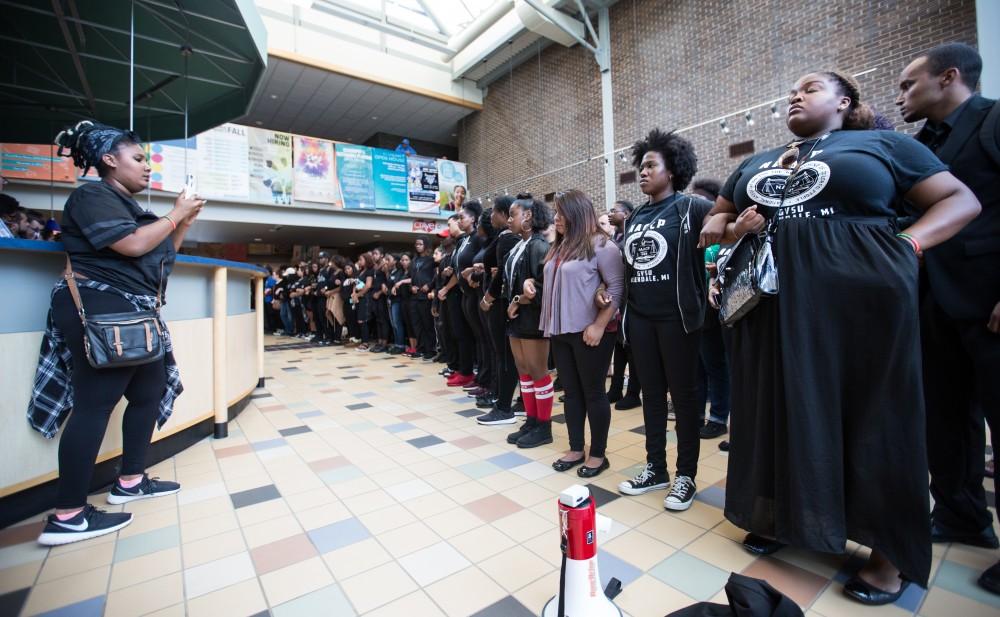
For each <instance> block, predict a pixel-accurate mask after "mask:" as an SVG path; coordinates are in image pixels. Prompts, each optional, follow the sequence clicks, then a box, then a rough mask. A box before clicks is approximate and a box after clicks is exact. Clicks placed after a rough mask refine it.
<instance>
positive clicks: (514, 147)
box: [459, 0, 976, 208]
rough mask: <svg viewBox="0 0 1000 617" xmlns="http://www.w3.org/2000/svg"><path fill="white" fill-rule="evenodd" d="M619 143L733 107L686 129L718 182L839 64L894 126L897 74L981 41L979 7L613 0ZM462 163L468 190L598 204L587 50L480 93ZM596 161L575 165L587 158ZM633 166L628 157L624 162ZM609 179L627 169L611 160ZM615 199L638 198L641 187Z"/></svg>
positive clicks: (529, 65) (548, 56)
mask: <svg viewBox="0 0 1000 617" xmlns="http://www.w3.org/2000/svg"><path fill="white" fill-rule="evenodd" d="M611 32H612V49H611V58H612V65H613V68H612V83H613V91H614V121H615V147H616V148H620V147H622V146H626V145H629V144H631V143H632V142H634V141H635V140H636V139H637V138H638V137H640V136H641V135H643V134H644V133H645V132H646V131H648V130H649V129H650V128H652V127H654V126H659V127H662V128H665V129H670V128H682V127H689V126H691V125H695V124H698V123H700V122H704V121H706V120H710V119H712V118H716V117H718V116H721V115H723V114H726V113H729V112H733V113H732V115H730V116H729V117H728V121H727V124H728V126H729V128H730V132H729V133H728V134H723V132H722V131H721V130H720V128H719V125H718V123H716V122H712V123H710V124H708V125H706V126H703V127H700V128H695V129H692V130H689V131H686V132H685V133H684V135H685V137H687V138H688V139H690V140H691V141H692V142H693V143H694V145H695V149H696V151H697V153H698V157H699V173H698V175H697V176H696V177H715V178H718V179H720V180H725V178H726V176H727V175H728V174H729V173H730V172H731V171H732V170H733V169H734V168H735V167H736V165H737V164H738V163H739V161H740V160H741V158H742V157H739V158H735V159H731V158H729V156H728V147H729V145H730V144H735V143H738V142H743V141H746V140H750V139H752V140H754V142H755V144H756V149H757V150H761V149H766V148H770V147H774V146H776V145H779V144H781V143H784V142H786V141H788V140H789V138H790V133H789V132H788V130H787V128H786V127H785V124H784V109H785V107H786V105H783V104H779V110H780V113H781V118H780V119H773V118H772V117H771V114H770V110H769V108H768V107H762V108H757V109H754V110H753V112H752V114H753V117H754V125H753V126H747V125H746V122H745V120H744V117H743V110H744V109H746V108H747V107H750V106H751V105H754V104H757V103H761V102H764V101H768V100H771V99H774V98H777V97H780V96H782V95H783V94H784V93H786V92H787V91H788V89H789V88H790V87H791V85H792V84H793V83H794V81H795V79H796V78H798V77H799V76H801V75H803V74H805V73H806V72H808V71H810V70H816V69H824V68H837V69H840V70H843V71H847V72H850V73H859V72H862V71H867V70H869V69H874V70H873V71H872V72H870V73H867V74H866V75H864V76H862V77H860V78H859V81H860V83H861V87H862V96H863V99H864V100H865V101H866V102H868V103H870V104H872V105H873V106H875V108H876V109H877V110H879V111H881V112H883V113H885V114H886V115H887V116H888V117H889V118H890V119H891V120H892V121H894V122H896V123H897V129H900V130H907V131H912V130H913V129H914V127H913V126H912V125H904V124H903V123H902V121H901V119H900V118H899V114H898V112H897V111H896V109H895V105H894V104H893V100H894V98H895V91H896V80H897V76H898V75H899V71H900V70H901V69H902V68H903V67H904V66H905V65H906V64H907V62H909V60H910V59H911V58H912V57H913V56H915V55H916V54H918V53H919V52H921V51H923V50H925V49H927V48H929V47H932V46H934V45H937V44H939V43H943V42H951V41H961V42H966V43H971V44H975V43H976V17H975V0H939V1H934V0H907V1H903V0H837V1H835V2H818V1H795V2H773V1H770V0H619V2H618V3H617V4H616V5H615V6H613V7H612V8H611ZM459 130H460V133H459V158H460V160H463V161H466V162H468V163H469V165H470V176H471V177H470V180H469V182H470V189H471V193H472V194H473V196H477V197H478V196H481V195H484V194H495V193H497V192H499V193H500V194H503V192H504V190H505V189H506V190H508V191H510V193H511V194H514V193H516V192H518V191H521V190H528V191H531V192H532V193H534V194H535V195H536V196H539V197H541V196H542V195H543V194H545V193H548V192H551V191H556V190H562V189H567V188H579V189H582V190H584V191H586V192H587V194H589V195H590V196H591V198H592V199H593V200H594V202H595V204H597V205H598V207H599V208H602V207H603V204H604V175H603V165H604V163H603V160H602V158H601V157H600V156H599V155H600V154H601V153H602V151H603V138H602V128H601V85H600V75H599V73H598V69H597V65H596V63H595V62H594V60H593V57H592V56H591V54H590V53H589V52H588V51H586V50H585V49H582V48H581V47H580V46H576V47H573V48H570V49H567V48H565V47H562V46H560V45H551V46H549V47H548V48H547V49H545V50H543V51H541V52H540V53H539V54H538V55H537V56H536V58H534V59H532V60H529V61H528V62H525V63H524V64H522V65H521V66H519V67H516V68H515V69H514V70H513V71H512V73H511V75H510V76H509V77H503V78H501V79H500V80H498V81H496V82H494V83H493V84H491V85H490V86H489V90H488V92H487V95H486V99H485V101H484V109H483V111H481V112H477V113H475V114H473V115H471V116H469V117H467V118H466V119H465V120H463V122H462V123H461V124H460V129H459ZM594 156H597V157H598V158H597V159H596V160H591V161H589V162H583V163H581V162H580V161H585V160H587V159H589V158H590V157H594ZM629 158H631V157H629ZM613 164H614V165H615V169H616V177H617V174H618V173H620V172H622V171H627V170H629V169H631V163H630V162H629V163H622V162H621V161H620V160H618V158H617V157H615V158H614V159H613ZM618 197H619V198H627V199H632V200H635V201H641V200H642V195H641V194H640V193H639V189H638V185H636V184H634V183H633V184H627V185H624V186H621V185H620V186H618Z"/></svg>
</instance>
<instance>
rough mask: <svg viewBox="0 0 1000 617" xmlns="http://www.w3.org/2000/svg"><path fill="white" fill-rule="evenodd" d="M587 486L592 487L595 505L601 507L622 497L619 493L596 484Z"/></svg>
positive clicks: (591, 492)
mask: <svg viewBox="0 0 1000 617" xmlns="http://www.w3.org/2000/svg"><path fill="white" fill-rule="evenodd" d="M587 488H588V489H590V496H591V497H593V499H594V505H596V506H597V507H598V508H600V507H601V506H603V505H607V504H609V503H611V502H612V501H614V500H616V499H618V498H619V497H621V495H619V494H618V493H612V492H611V491H609V490H608V489H606V488H601V487H599V486H597V485H596V484H588V485H587Z"/></svg>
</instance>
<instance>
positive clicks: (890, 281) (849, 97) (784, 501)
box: [702, 72, 979, 604]
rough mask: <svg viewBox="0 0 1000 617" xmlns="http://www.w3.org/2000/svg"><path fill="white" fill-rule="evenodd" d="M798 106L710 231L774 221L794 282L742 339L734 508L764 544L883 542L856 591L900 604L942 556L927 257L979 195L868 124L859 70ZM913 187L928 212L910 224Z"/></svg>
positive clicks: (738, 344) (813, 90)
mask: <svg viewBox="0 0 1000 617" xmlns="http://www.w3.org/2000/svg"><path fill="white" fill-rule="evenodd" d="M788 102H789V105H790V107H789V111H788V120H787V124H788V128H789V129H790V130H791V131H792V133H793V134H794V135H795V141H793V142H791V143H790V144H788V145H787V146H784V147H780V148H775V149H772V150H768V151H766V152H762V153H760V154H757V155H754V156H752V157H750V158H748V159H747V160H745V161H744V162H743V163H742V164H741V165H740V166H739V168H738V169H737V170H736V172H735V173H733V175H732V176H731V177H730V178H729V180H728V182H727V183H726V186H725V187H724V188H723V190H722V193H721V196H720V197H719V199H718V201H717V202H716V205H715V207H714V208H713V211H712V213H713V214H716V216H714V217H712V218H711V220H710V221H708V222H707V223H706V226H705V228H704V230H703V232H702V245H703V246H708V245H710V244H713V243H715V242H717V241H719V240H723V241H725V242H731V241H735V240H736V239H737V238H738V237H740V236H742V235H744V234H746V233H750V232H758V231H761V230H762V229H764V227H765V224H766V222H767V221H769V220H770V219H772V218H773V219H776V230H775V239H774V255H775V259H776V263H777V268H778V273H779V275H778V276H779V280H780V292H779V293H778V295H777V297H773V298H767V299H764V300H762V301H761V302H760V304H759V305H758V306H757V307H756V308H754V309H753V310H752V311H751V312H750V313H749V314H748V315H747V316H746V317H744V318H743V319H742V320H740V321H739V322H738V323H737V324H736V327H735V330H734V333H733V334H734V336H733V341H734V349H733V382H732V392H733V414H732V428H731V431H732V440H731V445H730V448H731V450H730V459H729V475H728V479H727V486H728V490H727V495H726V508H725V514H726V517H727V518H728V519H729V520H730V521H732V522H733V523H735V524H736V525H738V526H739V527H742V528H743V529H746V530H748V531H750V532H751V534H750V535H749V536H747V539H746V541H745V542H744V544H745V546H746V547H747V549H748V550H751V551H753V552H757V553H768V552H774V551H775V550H778V549H779V548H780V547H781V546H782V545H783V544H784V543H787V544H793V545H796V546H800V547H803V548H808V549H812V550H817V551H824V552H831V553H841V552H843V551H844V549H845V545H846V542H847V540H854V541H855V542H858V543H860V544H863V545H866V546H870V547H871V548H872V553H871V557H870V558H869V560H868V562H867V563H866V564H865V566H864V567H863V568H862V569H861V571H860V572H859V573H858V575H856V576H854V577H852V579H851V580H849V581H848V582H847V584H846V585H845V588H844V591H845V593H847V595H849V596H850V597H852V598H853V599H855V600H858V601H860V602H863V603H866V604H887V603H890V602H893V601H895V600H896V599H897V598H898V597H899V596H900V594H901V593H902V591H903V589H904V588H905V587H906V585H907V583H908V582H909V581H912V582H915V583H917V584H919V585H922V586H926V584H927V578H928V575H929V572H930V564H931V543H930V527H929V522H928V520H929V519H928V515H927V513H928V511H929V508H928V493H927V453H926V446H925V444H926V440H925V438H924V417H923V400H922V397H921V378H920V338H919V329H918V327H917V268H918V254H919V252H920V250H921V249H922V248H928V247H931V246H934V245H936V244H939V243H941V242H943V241H944V240H946V239H948V238H949V237H951V236H952V235H954V234H955V233H957V232H958V230H960V229H961V228H962V227H963V226H964V225H965V224H967V223H968V222H969V221H971V220H972V219H973V218H975V216H976V215H977V214H978V212H979V204H978V202H977V201H976V198H975V197H974V196H973V194H972V193H971V192H970V191H969V190H968V188H966V187H965V185H963V184H962V183H960V182H959V181H958V180H956V179H955V178H954V176H952V175H951V174H950V173H948V171H947V168H946V167H945V166H944V165H942V164H941V163H940V162H939V161H938V160H937V159H936V158H935V157H934V155H933V154H931V152H930V150H928V149H927V148H925V147H924V146H923V145H921V144H920V143H918V142H917V141H915V140H913V139H911V138H910V137H907V136H906V135H903V134H899V133H893V132H890V131H869V130H864V129H868V128H870V127H871V119H872V114H871V111H870V109H868V108H867V106H865V105H862V104H861V102H860V93H859V88H858V86H857V82H855V81H854V80H853V79H852V78H850V77H847V76H844V75H841V74H838V73H831V72H820V73H810V74H808V75H806V76H804V77H802V78H801V79H799V80H798V81H797V82H796V84H795V86H794V87H793V89H792V91H791V94H790V95H789V99H788ZM859 129H860V130H859ZM793 173H794V176H793V177H792V181H791V182H790V183H788V184H789V186H787V187H786V186H785V185H786V179H787V178H788V177H789V176H790V174H793ZM901 198H905V199H906V200H907V201H909V202H910V203H912V204H913V205H914V206H916V207H917V208H919V209H920V210H921V211H923V216H921V217H920V219H919V220H918V221H917V222H916V223H914V224H913V225H912V226H910V227H909V228H907V229H905V230H904V231H903V232H900V233H897V232H899V230H898V229H897V228H896V226H895V222H894V221H895V216H896V210H895V209H894V206H895V204H897V203H899V201H900V199H901ZM737 212H739V213H740V215H739V217H738V218H735V214H736V213H737ZM734 218H735V221H734V220H733V219H734Z"/></svg>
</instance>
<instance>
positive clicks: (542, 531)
mask: <svg viewBox="0 0 1000 617" xmlns="http://www.w3.org/2000/svg"><path fill="white" fill-rule="evenodd" d="M269 342H270V343H276V344H277V345H275V346H274V347H271V348H270V349H271V351H269V352H268V353H267V354H266V367H267V369H266V370H267V374H268V375H273V376H274V377H273V378H270V379H268V380H267V384H266V387H265V388H262V389H260V390H258V391H257V392H256V393H255V394H254V395H253V400H252V401H251V403H250V405H249V406H248V407H247V408H246V410H245V411H244V412H243V413H242V415H240V417H239V418H238V419H237V420H236V421H235V422H234V424H233V426H232V427H231V430H230V437H229V438H228V439H224V440H219V441H216V440H213V439H206V440H204V441H202V442H200V443H198V444H197V445H195V446H193V447H191V448H189V449H188V450H186V451H184V452H182V453H181V454H179V455H177V456H176V457H174V458H172V459H170V460H168V461H164V462H163V463H160V464H159V465H157V466H156V467H155V468H153V469H152V470H151V473H152V474H153V475H159V476H160V477H163V478H165V479H176V480H177V481H179V482H181V483H182V484H183V487H184V488H183V490H182V491H181V492H180V493H179V494H177V495H175V496H170V497H165V498H162V499H157V500H150V501H140V502H135V503H132V504H128V505H126V506H125V508H126V509H127V510H130V511H132V512H135V514H136V517H135V521H134V522H133V523H132V525H130V526H129V527H127V528H125V529H123V530H122V531H120V532H119V533H117V534H114V535H109V536H104V537H102V538H99V539H96V540H92V541H90V542H84V543H78V544H71V545H67V546H62V547H58V548H54V549H51V550H49V549H46V548H44V547H41V546H39V545H37V544H36V543H35V541H34V538H35V536H36V535H37V533H38V530H39V528H40V522H39V521H40V520H41V519H42V515H39V516H37V517H34V518H33V519H32V520H29V521H25V522H23V523H21V524H18V525H15V526H12V527H9V528H7V529H4V530H0V617H2V616H6V615H12V616H15V615H24V616H28V615H60V616H63V615H66V616H69V615H72V616H90V615H95V616H96V615H102V614H103V615H108V616H119V615H140V614H152V615H157V616H161V617H167V616H173V615H185V614H186V615H192V616H198V615H211V616H213V617H219V616H228V615H233V616H238V617H244V616H251V615H252V616H257V615H273V616H274V617H292V616H300V615H301V616H309V615H332V616H336V617H340V616H352V615H366V616H369V615H370V616H382V615H411V616H415V617H432V616H435V615H448V616H453V617H457V616H468V615H477V616H496V617H500V616H503V617H519V616H522V615H523V616H529V615H538V614H539V612H540V611H541V608H542V607H543V605H544V604H545V602H546V601H547V600H548V599H549V598H550V597H551V596H552V595H553V594H554V593H555V591H556V589H557V587H558V578H559V573H558V564H559V556H560V553H559V538H558V532H557V529H556V495H557V494H558V493H559V491H561V490H562V489H564V488H565V487H566V486H568V485H570V484H572V483H574V481H575V480H577V479H578V478H577V477H576V476H575V475H570V474H557V473H555V472H554V471H553V470H552V469H551V468H550V467H549V463H550V462H551V461H552V460H554V459H555V458H556V457H557V456H558V455H559V452H560V448H561V446H562V444H563V443H564V442H565V438H566V431H565V426H564V425H561V424H557V425H556V428H555V430H554V432H555V434H556V443H555V444H553V446H549V447H542V448H536V449H533V450H520V451H519V450H516V449H513V448H512V447H511V446H508V445H507V444H506V442H505V440H504V437H505V436H506V434H507V433H508V432H509V431H511V430H513V427H511V426H503V427H482V426H479V425H477V424H476V423H475V422H474V421H473V420H472V419H471V418H472V417H473V416H475V415H477V414H476V411H475V410H474V409H473V405H471V403H472V400H471V399H468V398H466V397H465V396H464V395H463V393H462V392H461V391H459V390H456V389H449V388H445V387H444V386H443V383H442V380H441V378H440V377H438V376H437V374H436V372H437V370H438V368H439V365H432V364H426V363H422V362H418V361H411V360H407V359H402V358H401V357H399V356H392V357H389V356H384V355H377V356H376V355H373V354H369V353H363V352H357V351H353V350H345V349H342V348H317V347H309V346H306V345H289V344H288V342H289V339H273V340H270V341H269ZM556 413H557V414H559V413H560V409H558V408H557V409H556ZM641 426H642V415H641V412H640V410H632V411H626V412H614V416H613V422H612V430H611V437H610V443H609V448H608V451H609V458H610V459H611V463H612V467H611V470H610V471H608V472H605V473H604V474H602V475H601V476H599V477H598V478H596V480H595V481H594V482H593V483H592V484H591V485H590V488H591V491H592V494H593V495H594V497H595V499H596V500H597V503H598V504H599V505H600V507H599V511H600V512H601V513H602V514H604V515H605V516H608V517H610V518H611V519H612V520H613V525H612V528H611V531H610V532H609V533H608V534H606V535H601V536H600V537H599V539H598V540H599V543H600V562H599V563H600V571H601V577H602V579H604V580H605V581H606V580H607V579H608V578H610V577H612V576H614V577H617V578H618V579H619V580H621V581H622V583H623V585H624V590H623V592H622V594H621V595H620V596H619V597H618V598H617V604H618V605H619V606H620V607H621V608H622V610H623V611H624V612H626V613H627V614H629V615H632V616H633V617H645V616H654V615H655V616H661V615H664V614H666V613H669V612H670V611H672V610H675V609H678V608H681V607H683V606H686V605H688V604H691V603H693V602H696V601H699V600H716V601H724V600H723V598H724V595H725V594H724V592H723V591H722V590H723V586H724V584H725V582H726V579H727V577H728V576H729V573H730V572H732V571H735V572H743V573H745V574H748V575H750V576H755V577H758V578H764V579H767V580H768V581H769V582H770V583H771V584H772V585H774V586H775V587H777V588H778V589H780V590H782V591H783V592H784V593H786V594H787V595H788V596H790V597H791V598H793V599H794V600H795V601H796V602H798V603H799V604H800V605H801V606H802V607H803V608H804V609H806V611H807V614H808V615H811V616H823V617H842V616H843V617H847V616H851V617H854V616H858V615H869V614H870V615H878V616H880V617H894V616H901V615H913V614H919V615H922V616H924V617H957V616H963V617H978V616H983V617H985V616H988V615H992V616H997V615H1000V596H994V595H990V594H988V593H987V592H985V591H982V590H980V589H979V588H978V587H977V586H976V585H975V579H976V577H977V576H978V575H979V573H980V571H981V570H983V569H984V568H985V567H987V566H989V565H991V564H992V563H994V562H995V560H996V559H997V557H998V554H997V553H996V552H994V551H986V550H979V549H974V548H969V547H965V546H959V545H955V546H949V545H939V546H935V548H934V569H933V573H932V580H931V587H930V589H929V590H928V591H924V590H921V589H917V588H911V589H910V590H909V591H908V592H907V593H906V594H905V595H904V596H903V598H901V599H900V601H899V602H898V603H897V604H896V605H894V606H889V607H883V608H877V609H868V608H865V607H862V606H860V605H858V604H855V603H853V602H851V601H849V600H847V599H845V598H844V597H843V596H842V594H841V587H842V583H843V581H844V580H845V579H846V577H847V576H848V574H849V573H850V572H851V570H852V569H853V568H857V567H858V564H859V563H860V562H861V561H862V560H863V557H864V550H865V549H859V548H858V547H856V546H852V547H851V549H852V550H851V553H852V554H848V555H844V556H832V555H816V554H808V553H805V552H801V551H797V550H794V549H786V550H783V551H781V552H780V553H778V554H777V555H775V556H773V557H765V558H760V559H755V558H754V557H752V556H750V555H748V554H747V553H745V552H744V551H743V550H742V549H741V548H740V546H739V544H738V541H739V540H740V539H742V537H743V532H742V531H740V530H739V529H737V528H735V527H734V526H733V525H731V524H730V523H728V522H727V521H725V520H724V519H723V516H722V510H721V507H722V505H723V502H724V499H725V490H726V489H725V486H726V478H725V476H726V462H727V459H726V457H725V456H724V455H722V454H720V453H719V451H718V449H717V447H716V446H717V441H718V440H714V441H711V442H702V443H703V448H702V453H701V464H700V470H699V476H698V483H699V487H700V489H701V490H700V493H699V496H698V501H697V502H696V503H695V505H694V506H693V507H692V508H691V509H690V510H688V511H687V512H684V513H680V514H673V513H667V512H665V511H664V510H663V507H662V505H661V504H662V499H663V496H664V494H663V493H662V492H656V493H653V494H649V495H645V496H642V497H622V496H619V495H618V493H617V491H616V490H615V487H616V485H617V484H618V482H620V481H621V480H622V479H624V478H625V477H628V476H631V475H632V474H633V473H634V472H635V471H636V469H637V468H638V466H639V465H640V464H641V462H642V461H643V460H644V449H643V436H642V430H641ZM637 429H638V430H637ZM672 437H673V435H672V434H671V438H672ZM670 442H671V443H670V448H671V450H673V448H674V444H673V439H671V440H670ZM991 488H992V486H991ZM104 498H105V495H104V494H99V495H94V496H93V497H92V500H91V501H92V502H93V503H95V504H101V503H103V502H104ZM105 507H107V508H108V509H113V508H114V506H105ZM118 507H119V508H120V507H121V506H118Z"/></svg>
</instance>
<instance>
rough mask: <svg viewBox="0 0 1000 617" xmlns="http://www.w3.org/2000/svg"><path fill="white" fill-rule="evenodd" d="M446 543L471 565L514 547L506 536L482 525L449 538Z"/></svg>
mask: <svg viewBox="0 0 1000 617" xmlns="http://www.w3.org/2000/svg"><path fill="white" fill-rule="evenodd" d="M448 542H449V543H450V544H451V545H452V546H454V547H455V548H456V549H458V551H459V552H460V553H462V554H463V555H465V558H466V559H468V560H469V561H471V562H472V563H478V562H480V561H482V560H484V559H486V558H488V557H492V556H493V555H496V554H498V553H500V552H502V551H505V550H507V549H508V548H511V547H513V546H515V542H514V541H513V540H512V539H510V537H509V536H508V535H507V534H505V533H503V532H501V531H500V530H499V529H497V528H496V527H493V526H492V525H483V526H481V527H477V528H475V529H472V530H470V531H466V532H465V533H461V534H458V535H456V536H454V537H452V538H449V540H448Z"/></svg>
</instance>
